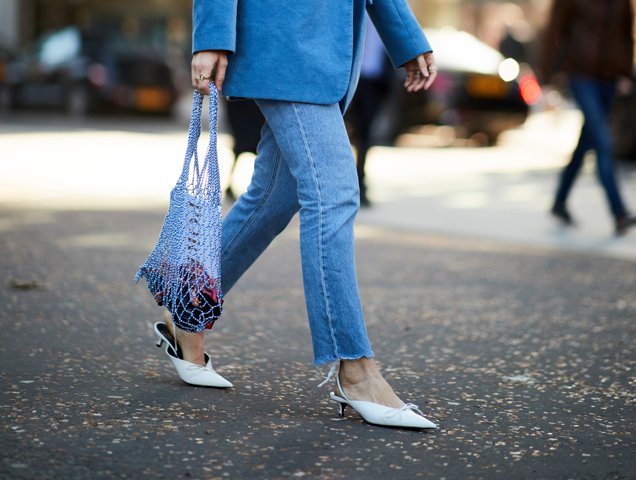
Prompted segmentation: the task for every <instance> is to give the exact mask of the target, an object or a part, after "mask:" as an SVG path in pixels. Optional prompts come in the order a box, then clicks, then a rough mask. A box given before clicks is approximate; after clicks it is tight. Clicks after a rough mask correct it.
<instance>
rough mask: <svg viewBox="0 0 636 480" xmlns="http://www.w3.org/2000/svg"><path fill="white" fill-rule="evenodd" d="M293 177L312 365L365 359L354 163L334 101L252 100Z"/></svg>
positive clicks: (369, 353) (366, 343)
mask: <svg viewBox="0 0 636 480" xmlns="http://www.w3.org/2000/svg"><path fill="white" fill-rule="evenodd" d="M256 102H257V104H258V106H259V107H260V108H261V111H262V112H263V115H264V116H265V119H266V121H267V123H268V125H269V126H270V127H271V129H272V131H273V132H274V136H275V137H276V143H277V144H278V146H279V148H280V150H281V152H282V156H283V159H284V161H285V162H286V163H287V165H288V167H289V170H290V171H291V174H292V175H293V177H294V178H295V179H296V184H297V194H298V201H299V203H300V247H301V261H302V270H303V286H304V290H305V301H306V305H307V314H308V317H309V326H310V329H311V336H312V342H313V348H314V362H315V363H316V364H317V365H319V364H324V363H329V362H334V361H336V360H338V359H350V360H351V359H358V358H363V357H372V356H373V352H372V351H371V345H370V343H369V339H368V336H367V331H366V327H365V324H364V318H363V315H362V308H361V305H360V298H359V294H358V286H357V280H356V272H355V262H354V248H353V222H354V219H355V215H356V213H357V211H358V207H359V191H358V180H357V175H356V167H355V162H354V159H353V154H352V152H351V147H350V145H349V140H348V137H347V133H346V130H345V127H344V122H343V119H342V114H341V112H340V109H339V107H338V105H336V104H334V105H313V104H304V103H294V102H284V101H273V100H257V101H256Z"/></svg>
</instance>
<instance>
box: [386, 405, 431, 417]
mask: <svg viewBox="0 0 636 480" xmlns="http://www.w3.org/2000/svg"><path fill="white" fill-rule="evenodd" d="M407 410H411V411H412V412H415V413H417V414H418V415H421V416H422V417H423V416H424V414H423V413H422V411H421V410H420V407H418V406H417V405H415V404H414V403H405V404H404V405H402V406H401V407H400V408H394V409H392V410H390V411H388V412H386V418H393V417H395V416H396V415H399V416H400V417H401V416H402V413H404V412H406V411H407Z"/></svg>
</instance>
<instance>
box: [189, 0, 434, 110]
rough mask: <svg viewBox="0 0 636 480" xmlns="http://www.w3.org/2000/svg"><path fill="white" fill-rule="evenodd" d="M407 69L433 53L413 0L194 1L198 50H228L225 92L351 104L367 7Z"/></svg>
mask: <svg viewBox="0 0 636 480" xmlns="http://www.w3.org/2000/svg"><path fill="white" fill-rule="evenodd" d="M365 7H366V10H367V11H368V13H369V16H370V17H371V20H372V21H373V24H374V25H375V27H376V29H377V30H378V33H379V34H380V37H381V38H382V41H383V43H384V46H385V48H386V50H387V52H388V54H389V56H390V58H391V61H392V62H393V65H394V66H396V67H400V66H402V65H404V64H405V63H406V62H408V61H409V60H411V59H412V58H415V57H416V56H417V55H419V54H421V53H425V52H429V51H432V49H431V47H430V45H429V43H428V41H427V40H426V38H425V36H424V34H423V33H422V30H421V28H420V26H419V25H418V23H417V20H416V19H415V17H414V15H413V13H412V12H411V9H410V8H409V6H408V3H407V0H194V3H193V34H192V36H193V42H192V51H193V53H194V52H199V51H202V50H228V51H229V52H231V54H230V55H229V57H228V60H229V65H228V69H227V74H226V78H225V82H224V84H223V91H222V94H223V95H225V96H229V97H244V98H263V99H270V100H289V101H297V102H307V103H317V104H325V105H326V104H333V103H338V102H340V104H341V107H342V109H343V110H344V108H345V107H346V105H348V103H349V101H350V100H351V97H352V96H353V93H354V91H355V88H356V86H357V83H358V77H359V74H360V61H361V57H362V48H363V39H364V28H365V21H364V12H365Z"/></svg>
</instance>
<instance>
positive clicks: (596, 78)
mask: <svg viewBox="0 0 636 480" xmlns="http://www.w3.org/2000/svg"><path fill="white" fill-rule="evenodd" d="M630 1H631V0H554V3H553V7H552V16H551V18H550V23H549V26H548V30H547V34H546V38H545V42H544V52H543V66H542V67H543V68H542V69H543V77H544V81H546V82H550V81H551V80H552V79H553V76H554V75H553V74H554V71H555V69H557V68H558V69H560V70H561V71H562V72H563V73H565V74H567V75H568V80H569V87H570V92H571V93H572V96H573V97H574V99H575V100H576V103H577V104H578V105H579V108H580V109H581V112H582V113H583V117H584V122H583V127H582V129H581V136H580V138H579V142H578V144H577V146H576V148H575V149H574V152H573V153H572V158H571V160H570V163H568V165H567V166H566V167H565V169H564V170H563V172H562V173H561V178H560V182H559V187H558V189H557V192H556V196H555V200H554V205H553V207H552V214H553V215H554V216H556V217H557V218H559V219H560V220H561V221H562V222H563V223H565V224H566V225H573V224H574V220H573V218H572V216H571V215H570V212H569V211H568V209H567V207H566V201H567V198H568V195H569V193H570V190H571V189H572V186H573V185H574V181H575V180H576V177H577V175H578V173H579V171H580V170H581V166H582V165H583V159H584V156H585V154H586V153H587V152H588V151H589V150H594V152H595V153H596V166H597V174H598V177H599V180H600V182H601V185H602V186H603V189H604V190H605V195H606V196H607V201H608V204H609V207H610V210H611V213H612V216H613V217H614V225H615V231H616V234H617V235H622V234H624V233H625V232H626V231H627V230H628V229H629V228H630V227H632V226H634V225H636V217H633V216H630V215H629V214H628V211H627V209H626V207H625V204H624V202H623V199H622V196H621V193H620V190H619V187H618V184H617V182H616V175H615V172H614V158H613V152H612V138H611V132H610V129H609V125H608V121H609V114H610V109H611V106H612V100H613V99H614V93H615V91H616V83H617V80H618V79H619V78H621V77H625V78H629V77H631V76H632V70H633V68H634V38H633V32H632V23H633V17H634V14H633V11H632V6H631V3H630Z"/></svg>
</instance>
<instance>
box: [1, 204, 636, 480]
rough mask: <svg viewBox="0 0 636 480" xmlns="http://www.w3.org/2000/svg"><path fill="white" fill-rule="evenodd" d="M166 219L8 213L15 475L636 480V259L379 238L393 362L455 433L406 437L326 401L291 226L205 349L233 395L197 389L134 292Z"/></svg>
mask: <svg viewBox="0 0 636 480" xmlns="http://www.w3.org/2000/svg"><path fill="white" fill-rule="evenodd" d="M162 219H163V211H160V210H156V211H155V210H148V211H131V210H128V211H115V212H113V211H70V212H69V211H45V210H11V209H8V208H5V209H3V210H2V212H1V213H0V226H1V228H0V247H1V249H2V252H3V253H2V256H1V257H0V258H1V260H0V271H1V272H2V273H1V276H0V302H1V303H2V305H3V309H2V310H1V313H0V318H1V320H2V330H3V335H2V341H1V342H0V362H1V364H2V373H1V375H0V382H1V385H2V388H1V389H0V392H1V395H2V400H1V401H0V406H1V408H2V417H1V418H2V422H1V428H0V445H1V451H2V456H1V457H2V460H1V461H0V477H3V478H11V479H40V478H42V479H43V478H56V479H57V478H64V479H75V478H77V479H83V478H91V479H93V478H246V479H248V478H249V479H252V478H262V479H275V478H318V479H345V478H346V479H387V478H396V479H397V478H400V479H410V478H436V479H439V478H446V479H472V478H484V479H493V478H494V479H497V478H502V479H504V478H515V479H517V478H518V479H526V478H527V479H569V478H572V479H623V478H625V479H627V478H634V471H636V456H635V455H634V451H635V437H634V420H635V415H634V400H635V392H634V367H635V356H634V341H635V337H634V319H635V318H636V297H635V296H634V291H635V289H636V276H635V274H634V271H635V270H634V263H633V262H630V261H625V260H619V259H612V258H605V257H601V256H595V255H591V254H581V253H567V252H563V251H557V250H551V249H540V248H531V247H520V246H518V245H515V244H507V243H503V242H497V241H484V240H475V239H465V238H461V237H456V236H443V235H430V234H422V233H413V232H410V233H409V232H405V231H399V230H391V229H382V228H376V227H368V226H367V227H361V228H360V229H359V230H358V232H357V235H358V242H357V246H358V247H357V255H358V264H359V283H360V289H361V294H362V298H363V302H364V309H365V314H366V318H367V322H368V327H369V332H370V335H371V337H372V340H373V343H374V349H375V352H376V354H377V356H378V359H379V360H380V361H381V364H382V367H383V371H384V373H385V375H386V376H387V377H388V378H389V380H390V382H391V383H392V385H393V386H394V388H395V389H396V390H397V391H398V393H399V394H400V396H401V397H402V398H403V399H404V400H405V401H411V402H414V403H416V404H418V405H419V406H420V408H421V409H422V410H423V411H424V412H425V414H426V415H427V417H428V418H430V419H432V420H433V421H435V422H436V423H438V424H439V429H438V430H435V431H432V432H418V431H407V430H397V429H390V428H381V427H372V426H369V425H367V424H365V423H364V422H363V421H362V420H361V419H360V418H359V417H358V416H357V415H356V414H355V413H353V412H349V413H347V417H346V418H345V419H340V418H338V416H337V406H336V405H335V404H333V403H332V402H330V401H329V400H328V392H329V391H330V389H332V388H333V385H328V386H325V387H323V388H320V389H319V388H317V387H316V385H317V384H318V383H319V382H320V379H321V377H320V374H319V372H318V371H317V370H316V369H314V368H313V367H312V366H311V351H310V343H309V333H308V328H307V324H306V316H305V311H304V301H303V295H302V289H301V285H300V271H299V259H298V250H299V245H298V235H297V233H298V232H297V227H296V226H295V225H292V226H290V227H289V229H288V230H287V231H286V233H284V234H283V235H282V236H281V237H279V239H277V241H276V242H275V243H274V244H273V246H272V247H271V248H270V249H269V250H268V251H267V252H266V253H265V254H264V256H263V257H262V258H261V259H260V260H259V262H258V263H257V264H256V265H255V266H254V268H253V269H252V270H250V271H249V272H248V274H247V275H246V276H245V277H244V278H243V279H242V280H241V282H240V283H239V284H237V286H236V288H235V289H234V290H233V291H232V292H231V293H230V294H229V295H228V296H227V299H226V300H227V301H226V309H225V313H224V316H223V317H222V320H221V321H220V322H219V323H217V325H216V326H215V328H214V330H213V332H212V334H211V335H209V336H208V339H207V350H208V352H210V354H211V356H212V358H213V361H214V362H215V365H216V367H217V368H218V370H219V372H220V373H221V374H222V375H224V376H226V377H227V378H228V379H230V380H231V381H232V382H233V383H234V385H235V387H234V388H233V389H230V390H228V391H220V390H215V389H206V388H197V387H192V386H188V385H186V384H184V383H182V382H181V381H180V380H179V379H178V378H177V377H176V374H175V372H174V371H173V370H172V367H171V365H170V364H169V362H168V360H167V358H166V357H165V355H164V354H163V353H162V352H161V351H160V350H159V349H157V348H156V347H155V346H154V338H153V333H152V329H151V325H152V323H153V322H154V321H156V320H158V319H159V309H158V308H157V307H156V306H155V305H154V304H153V302H152V300H151V298H150V295H149V294H148V293H147V291H145V288H144V286H143V285H138V286H136V287H133V285H132V276H133V275H134V273H135V271H136V268H137V266H138V265H139V264H140V263H141V262H142V261H143V260H144V258H145V256H146V255H147V253H148V251H149V249H150V248H151V247H152V245H153V243H154V241H155V239H156V235H157V233H158V230H159V228H160V226H161V222H162Z"/></svg>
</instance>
